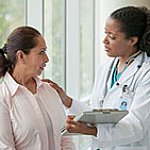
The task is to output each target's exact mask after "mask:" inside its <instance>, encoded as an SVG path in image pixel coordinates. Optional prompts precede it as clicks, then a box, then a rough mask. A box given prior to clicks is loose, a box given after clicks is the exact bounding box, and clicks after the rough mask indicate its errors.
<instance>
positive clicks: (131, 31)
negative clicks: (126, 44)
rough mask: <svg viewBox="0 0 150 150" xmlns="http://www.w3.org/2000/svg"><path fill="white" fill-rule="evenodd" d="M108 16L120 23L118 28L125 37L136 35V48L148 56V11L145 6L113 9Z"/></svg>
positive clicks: (149, 46)
mask: <svg viewBox="0 0 150 150" xmlns="http://www.w3.org/2000/svg"><path fill="white" fill-rule="evenodd" d="M110 17H111V18H112V19H115V20H117V21H118V22H119V23H120V30H121V32H123V33H125V35H126V38H127V39H128V38H130V37H137V38H138V42H137V44H136V46H137V49H138V50H141V51H144V52H146V53H147V55H148V56H150V11H149V10H148V9H147V8H146V7H134V6H127V7H123V8H120V9H118V10H116V11H114V12H113V13H112V14H111V15H110Z"/></svg>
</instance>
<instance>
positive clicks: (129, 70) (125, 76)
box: [118, 53, 145, 83]
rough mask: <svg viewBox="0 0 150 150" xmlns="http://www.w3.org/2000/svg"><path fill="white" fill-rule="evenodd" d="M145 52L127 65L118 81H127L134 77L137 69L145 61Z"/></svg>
mask: <svg viewBox="0 0 150 150" xmlns="http://www.w3.org/2000/svg"><path fill="white" fill-rule="evenodd" d="M144 55H145V54H144V53H141V54H140V55H138V56H137V57H136V58H135V59H134V61H133V62H132V63H131V64H130V65H129V66H128V67H127V69H126V70H125V71H124V72H123V73H122V75H121V76H120V78H119V80H118V83H122V82H125V81H126V80H128V79H129V78H130V77H132V76H133V75H134V74H135V73H137V71H138V70H139V69H140V68H141V65H142V64H143V62H144Z"/></svg>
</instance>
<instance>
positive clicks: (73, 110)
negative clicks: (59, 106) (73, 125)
mask: <svg viewBox="0 0 150 150" xmlns="http://www.w3.org/2000/svg"><path fill="white" fill-rule="evenodd" d="M87 110H91V108H90V107H89V106H88V104H86V103H84V102H81V101H79V100H73V101H72V105H71V107H70V108H69V109H67V114H71V115H75V116H77V115H79V114H80V113H82V112H83V111H87Z"/></svg>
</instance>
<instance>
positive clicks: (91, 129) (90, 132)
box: [83, 127, 97, 136]
mask: <svg viewBox="0 0 150 150" xmlns="http://www.w3.org/2000/svg"><path fill="white" fill-rule="evenodd" d="M83 134H87V135H93V136H97V128H96V127H88V129H87V130H85V132H84V133H83Z"/></svg>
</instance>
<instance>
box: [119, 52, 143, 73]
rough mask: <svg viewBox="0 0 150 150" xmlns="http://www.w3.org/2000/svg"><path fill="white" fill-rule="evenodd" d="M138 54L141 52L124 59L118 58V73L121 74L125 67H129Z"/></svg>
mask: <svg viewBox="0 0 150 150" xmlns="http://www.w3.org/2000/svg"><path fill="white" fill-rule="evenodd" d="M140 53H141V51H137V52H134V53H132V54H130V55H129V56H126V57H119V63H118V67H117V68H118V71H119V72H121V71H122V70H123V69H124V68H125V67H127V66H129V65H130V64H131V63H132V62H133V61H134V59H135V57H137V56H138V55H139V54H140Z"/></svg>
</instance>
